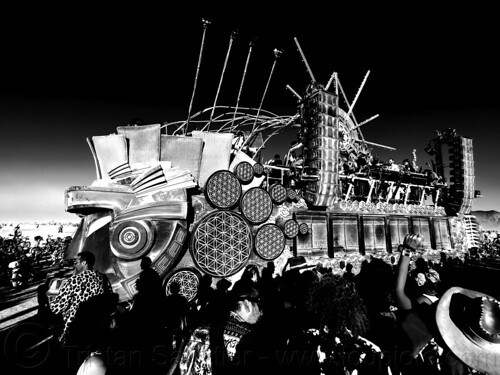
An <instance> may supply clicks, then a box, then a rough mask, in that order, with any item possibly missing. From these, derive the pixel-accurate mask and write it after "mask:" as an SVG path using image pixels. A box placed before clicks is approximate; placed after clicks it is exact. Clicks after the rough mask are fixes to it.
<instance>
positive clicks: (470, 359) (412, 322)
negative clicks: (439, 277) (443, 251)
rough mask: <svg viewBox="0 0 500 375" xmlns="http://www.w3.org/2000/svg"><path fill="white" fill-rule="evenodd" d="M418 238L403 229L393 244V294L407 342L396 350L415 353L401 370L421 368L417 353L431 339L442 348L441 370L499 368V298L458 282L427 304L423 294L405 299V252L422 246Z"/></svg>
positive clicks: (499, 370)
mask: <svg viewBox="0 0 500 375" xmlns="http://www.w3.org/2000/svg"><path fill="white" fill-rule="evenodd" d="M422 239H423V238H422V236H421V235H420V234H408V235H406V236H405V238H404V241H403V244H402V245H400V247H399V249H398V250H399V251H400V252H401V255H400V258H399V263H398V269H397V273H396V288H395V297H396V304H397V307H398V309H399V318H400V325H401V328H402V332H403V333H404V335H405V338H406V346H403V351H400V353H399V355H400V356H403V355H404V354H410V355H411V358H412V359H414V360H415V359H417V361H412V362H411V364H412V365H417V366H412V365H410V367H408V366H404V368H403V369H402V373H403V374H405V373H421V372H422V370H423V369H422V368H419V366H418V363H419V361H418V358H419V356H422V352H423V351H424V349H425V348H426V347H427V345H428V344H429V343H432V342H434V343H435V344H437V345H438V346H439V347H441V349H442V350H443V352H442V354H441V355H440V357H439V363H440V367H441V372H442V373H449V374H466V373H468V372H469V370H470V369H474V370H476V371H479V372H480V373H484V374H500V302H499V301H498V300H496V299H495V298H493V297H491V296H488V295H485V294H483V293H480V292H476V291H471V290H468V289H464V288H460V287H451V288H449V289H448V290H447V291H446V292H444V293H443V295H442V296H441V297H439V298H438V299H437V300H435V301H433V302H432V303H431V304H429V303H428V302H429V301H425V299H423V300H422V301H420V302H419V300H417V299H410V297H408V296H407V294H406V293H405V285H406V280H407V277H408V266H409V264H410V257H411V256H412V254H413V253H414V251H415V250H416V249H417V248H418V247H419V246H421V243H422ZM405 349H406V350H405ZM398 359H399V360H400V361H401V360H402V358H398ZM401 362H402V361H401ZM415 370H416V371H415ZM425 371H428V369H425Z"/></svg>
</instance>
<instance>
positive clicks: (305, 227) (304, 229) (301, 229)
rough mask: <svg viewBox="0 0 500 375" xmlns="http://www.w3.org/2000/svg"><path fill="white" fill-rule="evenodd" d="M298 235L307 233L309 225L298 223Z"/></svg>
mask: <svg viewBox="0 0 500 375" xmlns="http://www.w3.org/2000/svg"><path fill="white" fill-rule="evenodd" d="M299 233H300V234H307V233H309V225H307V223H300V224H299Z"/></svg>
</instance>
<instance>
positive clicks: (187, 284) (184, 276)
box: [165, 268, 200, 302]
mask: <svg viewBox="0 0 500 375" xmlns="http://www.w3.org/2000/svg"><path fill="white" fill-rule="evenodd" d="M173 282H177V283H179V285H180V287H181V288H180V291H179V294H180V295H182V296H184V297H186V299H187V301H188V302H191V301H192V300H194V299H195V298H196V295H197V294H198V289H199V286H200V275H199V272H198V271H197V270H192V269H189V268H184V269H179V270H177V271H175V272H174V273H173V274H172V276H170V278H169V279H168V281H167V284H166V286H165V293H166V294H167V295H170V294H171V293H170V286H171V285H172V283H173Z"/></svg>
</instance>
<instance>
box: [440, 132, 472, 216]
mask: <svg viewBox="0 0 500 375" xmlns="http://www.w3.org/2000/svg"><path fill="white" fill-rule="evenodd" d="M449 145H450V148H449V155H450V161H449V166H450V184H449V199H448V202H447V203H448V204H447V206H446V211H447V214H449V215H456V214H469V213H470V210H471V208H472V202H473V199H474V154H473V147H472V139H471V138H466V137H461V136H456V137H454V138H453V139H452V140H451V141H450V142H449Z"/></svg>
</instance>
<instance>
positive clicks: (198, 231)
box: [190, 211, 253, 277]
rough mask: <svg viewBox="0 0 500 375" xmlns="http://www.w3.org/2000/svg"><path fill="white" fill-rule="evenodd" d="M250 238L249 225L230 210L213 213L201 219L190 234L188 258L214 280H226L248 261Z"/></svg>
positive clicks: (251, 238) (251, 239) (251, 246)
mask: <svg viewBox="0 0 500 375" xmlns="http://www.w3.org/2000/svg"><path fill="white" fill-rule="evenodd" d="M252 248H253V236H252V232H251V230H250V226H249V224H248V223H247V222H246V221H245V219H244V218H243V217H242V216H241V215H240V214H237V213H235V212H232V211H215V212H212V213H210V214H208V215H207V216H205V217H204V218H203V219H201V220H200V221H199V222H198V224H197V225H196V228H195V229H194V230H193V232H192V237H191V246H190V251H191V256H192V258H193V261H194V262H195V263H196V265H197V266H198V267H199V268H201V270H202V271H203V272H205V273H208V274H209V275H211V276H213V277H227V276H231V275H234V274H235V273H237V272H238V271H239V270H241V269H242V268H243V267H244V266H245V265H246V264H247V263H248V260H249V259H250V255H251V252H252Z"/></svg>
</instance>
